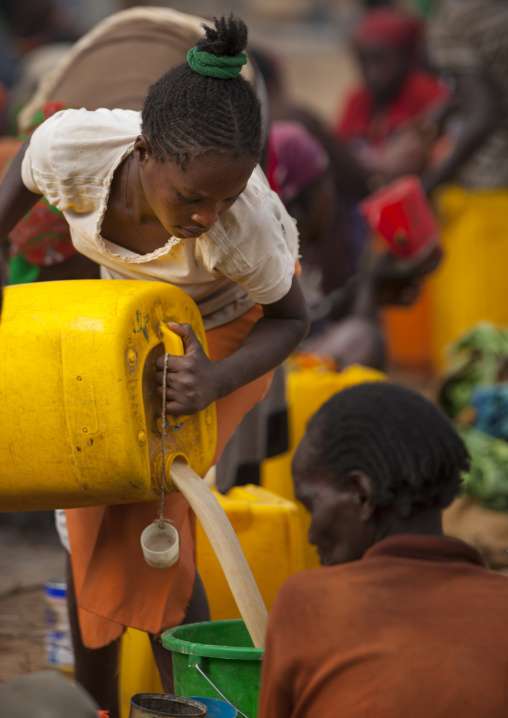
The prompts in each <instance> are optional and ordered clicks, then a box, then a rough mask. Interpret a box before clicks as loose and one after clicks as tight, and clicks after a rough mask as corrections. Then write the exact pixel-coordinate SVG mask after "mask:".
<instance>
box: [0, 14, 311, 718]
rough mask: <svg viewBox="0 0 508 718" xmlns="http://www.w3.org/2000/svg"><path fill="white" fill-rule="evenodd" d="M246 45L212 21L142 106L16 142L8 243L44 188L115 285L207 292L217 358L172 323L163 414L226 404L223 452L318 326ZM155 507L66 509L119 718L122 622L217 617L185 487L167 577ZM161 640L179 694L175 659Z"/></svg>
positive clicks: (96, 645)
mask: <svg viewBox="0 0 508 718" xmlns="http://www.w3.org/2000/svg"><path fill="white" fill-rule="evenodd" d="M246 41H247V28H246V27H245V25H244V23H243V22H241V21H240V20H238V19H235V18H233V17H230V18H228V19H225V18H221V19H220V20H218V21H217V20H216V21H215V27H214V28H208V27H205V38H203V39H202V40H200V41H199V42H198V43H197V47H195V48H193V49H192V50H190V51H189V54H188V62H187V63H184V64H182V65H178V66H177V67H174V68H173V69H172V70H170V71H169V72H168V73H166V74H165V75H164V76H163V77H162V78H161V79H160V80H158V81H157V82H156V83H155V84H154V85H153V86H152V87H151V88H150V89H149V91H148V95H147V98H146V101H145V105H144V108H143V111H142V113H141V114H140V113H137V112H133V111H128V110H104V109H100V110H96V111H94V112H88V111H86V110H84V109H81V110H67V111H64V112H60V113H57V114H56V115H54V116H53V117H52V118H51V119H50V120H48V121H47V122H45V123H44V124H43V125H42V126H41V127H40V128H39V129H37V130H36V131H35V132H34V134H33V135H32V136H31V139H30V141H29V142H27V143H26V144H25V145H24V146H23V148H22V149H21V150H20V152H19V154H18V156H17V158H16V159H15V160H14V162H13V164H12V166H11V169H10V171H9V173H8V175H7V176H6V179H5V180H4V183H3V185H2V188H1V192H0V235H1V237H5V236H7V234H8V232H9V231H10V229H11V228H12V227H13V226H14V225H15V224H16V222H17V221H19V219H20V218H21V217H22V216H23V215H24V213H25V212H26V211H27V210H28V209H29V208H30V207H31V206H32V205H33V204H34V203H35V202H36V200H37V199H38V197H39V195H40V194H43V195H45V196H46V198H47V199H48V200H49V201H50V202H51V203H52V204H54V205H55V206H56V207H58V209H60V210H61V211H62V212H63V213H64V216H65V217H66V219H67V221H68V223H69V227H70V231H71V236H72V240H73V243H74V245H75V246H76V248H77V249H78V250H79V251H80V252H82V253H83V254H85V255H87V256H88V257H90V258H91V259H93V260H94V261H96V262H97V263H99V264H100V265H101V268H102V269H101V273H102V276H103V277H104V278H114V279H144V280H157V281H163V282H170V283H172V284H175V285H177V286H179V287H181V288H182V289H184V290H185V291H186V292H187V293H188V294H189V295H190V296H191V297H192V298H193V299H194V300H195V301H196V303H197V305H198V307H199V309H200V311H201V314H202V316H203V320H204V323H205V329H206V330H207V342H208V346H209V351H210V358H208V357H207V356H206V355H205V353H204V352H203V350H202V348H201V345H200V343H199V342H198V340H197V339H196V336H195V334H194V332H193V330H192V328H191V327H190V326H188V325H185V324H183V325H174V324H172V325H171V329H172V330H173V331H174V332H175V333H177V334H178V335H179V336H180V337H181V338H182V341H183V345H184V350H185V355H184V356H182V357H171V358H170V359H169V362H168V369H169V371H168V387H167V396H166V399H167V403H166V409H167V412H168V414H173V415H177V416H178V415H186V414H187V415H188V414H191V413H193V412H197V411H200V410H202V409H204V408H205V407H207V406H208V405H209V404H210V403H212V402H214V401H215V402H217V404H216V405H217V418H218V427H219V429H218V446H217V453H216V459H217V458H218V457H219V456H220V453H221V451H222V449H223V447H224V446H225V444H226V443H227V441H228V439H229V437H230V436H231V434H232V433H233V431H234V429H235V427H236V426H237V425H238V423H239V422H240V420H241V418H242V417H243V415H244V414H245V413H246V412H247V411H249V409H250V408H252V406H253V405H254V404H256V403H257V402H258V401H259V400H260V399H261V398H262V396H263V395H264V393H265V392H266V390H267V388H268V386H269V383H270V377H271V375H270V372H271V370H272V369H273V368H274V367H276V366H277V365H278V364H280V363H281V362H282V361H283V359H284V358H285V357H287V356H288V355H289V354H290V353H291V351H292V350H293V349H294V348H295V347H296V346H297V345H298V344H299V342H300V341H301V340H302V338H303V337H304V336H305V333H306V330H307V311H306V308H305V303H304V300H303V298H302V294H301V291H300V287H299V284H298V280H297V278H296V276H295V262H296V261H297V258H298V240H297V233H296V229H295V226H294V223H293V221H292V220H291V219H290V217H289V216H288V214H287V213H286V211H285V209H284V207H283V205H282V204H281V202H280V201H279V199H278V198H277V197H276V196H275V195H274V194H273V193H272V192H271V191H270V189H269V187H268V184H267V182H266V179H265V177H264V175H263V173H262V171H261V170H260V168H259V167H258V161H259V157H260V151H261V115H260V107H259V101H258V99H257V97H256V95H255V93H254V91H253V89H252V87H251V86H250V85H249V84H248V83H247V82H246V81H245V80H243V78H242V77H241V75H239V73H240V71H241V68H242V66H243V65H244V64H245V63H246V62H247V56H246V55H245V54H244V53H243V50H244V48H245V46H246ZM158 368H159V370H161V369H162V363H159V364H158ZM156 380H157V381H158V382H159V384H160V383H161V381H162V372H161V371H159V372H157V374H156ZM159 391H161V392H162V389H160V390H159ZM104 470H105V471H107V470H108V467H106V466H105V467H104ZM156 511H157V510H156V509H155V508H154V505H153V504H150V503H147V504H137V505H128V506H109V507H97V508H85V509H72V510H69V511H67V512H66V517H67V524H68V531H69V540H70V549H71V557H72V574H73V576H72V578H73V584H74V585H72V582H71V584H70V586H69V592H70V595H71V603H72V597H73V595H74V594H75V596H76V598H77V604H78V613H79V630H78V629H77V623H76V625H75V627H74V628H75V630H74V638H75V644H76V677H77V679H78V680H79V681H80V682H82V683H83V684H84V685H85V687H87V688H88V690H90V692H92V694H94V696H95V698H96V699H97V700H98V702H99V703H100V704H101V705H102V706H103V707H104V708H107V707H110V709H111V710H112V714H111V715H112V716H113V715H114V711H116V707H115V699H116V695H115V694H116V686H115V682H114V680H113V676H114V672H115V671H116V666H117V651H118V643H119V639H120V636H121V634H122V632H123V630H124V627H125V626H133V627H135V628H139V629H141V630H144V631H147V632H148V633H150V634H151V635H152V636H154V635H157V634H159V633H160V632H161V631H162V630H164V629H166V628H168V627H170V626H174V625H177V624H179V623H181V622H182V621H183V620H184V619H186V620H204V619H206V618H207V613H206V600H203V599H204V592H203V589H202V586H201V585H200V582H199V579H198V580H196V569H195V561H194V537H193V526H192V521H193V519H192V518H191V511H190V508H189V505H188V504H187V502H186V501H185V499H183V497H182V496H181V495H173V496H170V497H169V498H168V499H166V502H165V509H164V511H165V515H166V516H168V517H169V518H171V519H172V520H173V521H174V522H175V526H176V528H177V529H178V532H179V534H180V541H181V560H180V561H179V562H178V564H176V565H175V566H173V567H172V568H170V569H166V570H164V571H158V570H157V569H153V568H150V567H149V566H147V565H146V564H145V562H144V560H143V557H142V553H141V549H140V546H139V536H140V533H141V531H142V529H143V528H144V527H145V526H146V525H147V524H148V523H149V522H150V521H151V520H152V519H153V517H154V515H155V514H156ZM71 615H72V611H71ZM152 645H153V646H154V651H155V655H156V659H158V664H159V669H160V670H161V673H162V676H163V681H164V680H165V679H166V685H165V688H166V690H168V689H169V688H170V684H169V683H168V682H167V681H168V677H169V675H170V670H169V668H168V666H167V664H168V662H169V657H170V656H169V654H168V653H167V652H166V651H163V650H161V648H160V645H159V644H157V642H155V641H153V643H152Z"/></svg>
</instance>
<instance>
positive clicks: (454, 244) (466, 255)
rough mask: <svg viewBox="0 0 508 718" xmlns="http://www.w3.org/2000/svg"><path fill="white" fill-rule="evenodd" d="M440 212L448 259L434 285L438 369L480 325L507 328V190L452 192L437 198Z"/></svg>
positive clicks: (450, 189) (445, 191)
mask: <svg viewBox="0 0 508 718" xmlns="http://www.w3.org/2000/svg"><path fill="white" fill-rule="evenodd" d="M436 208H437V212H438V217H439V221H440V226H441V232H442V240H443V247H444V252H445V254H444V259H443V262H442V264H441V267H440V268H439V270H438V272H437V273H436V275H435V277H434V278H432V279H431V280H430V282H431V292H432V296H431V301H432V307H431V319H432V321H431V332H432V352H433V360H434V364H435V366H436V367H440V366H442V365H443V362H444V360H445V358H446V348H447V347H448V346H449V345H450V344H451V342H453V341H454V340H455V339H456V338H457V337H458V336H459V334H461V333H462V332H463V331H465V330H466V329H469V328H470V327H472V326H473V325H474V324H476V323H477V322H479V321H482V320H487V321H490V322H493V323H494V324H498V325H501V326H506V325H508V302H507V301H506V285H507V282H506V267H507V266H508V223H507V221H506V218H507V217H508V190H506V189H499V190H482V191H474V192H473V191H466V190H464V189H461V188H460V187H457V186H448V187H446V188H443V190H441V191H439V193H437V195H436Z"/></svg>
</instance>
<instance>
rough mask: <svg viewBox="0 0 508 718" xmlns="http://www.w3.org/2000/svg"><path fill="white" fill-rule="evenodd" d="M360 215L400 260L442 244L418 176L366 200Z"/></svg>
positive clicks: (408, 177) (392, 185) (385, 189)
mask: <svg viewBox="0 0 508 718" xmlns="http://www.w3.org/2000/svg"><path fill="white" fill-rule="evenodd" d="M360 212H361V213H362V215H363V216H364V217H365V219H366V220H367V222H368V224H369V226H370V227H371V228H372V229H373V230H374V231H375V232H377V233H378V234H379V235H381V237H383V238H384V239H385V240H386V242H388V245H389V247H390V250H391V251H392V252H393V254H396V255H397V256H398V257H411V256H413V255H415V254H418V253H419V252H420V251H421V250H422V249H423V248H424V247H427V246H428V245H429V244H430V243H432V244H438V242H439V228H438V224H437V221H436V218H435V217H434V213H433V212H432V208H431V206H430V203H429V201H428V200H427V197H426V196H425V192H424V191H423V188H422V185H421V183H420V180H419V179H418V177H416V176H413V175H407V176H406V177H401V178H400V179H398V180H396V181H395V182H391V183H390V184H388V185H386V186H385V187H382V188H381V189H379V190H377V192H374V193H373V194H371V195H370V196H369V197H366V199H364V200H363V201H362V202H360Z"/></svg>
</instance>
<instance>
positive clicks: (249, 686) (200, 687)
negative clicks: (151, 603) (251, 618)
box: [162, 620, 263, 718]
mask: <svg viewBox="0 0 508 718" xmlns="http://www.w3.org/2000/svg"><path fill="white" fill-rule="evenodd" d="M162 645H163V646H164V648H167V649H168V650H169V651H171V654H172V658H173V673H174V679H175V694H176V695H181V696H186V697H190V696H203V697H204V698H222V699H223V700H226V701H228V702H229V703H231V704H232V705H234V707H235V708H236V709H237V711H238V715H239V716H242V715H243V716H246V718H256V716H257V711H258V700H259V686H260V682H261V659H262V658H263V649H262V648H254V646H253V644H252V641H251V638H250V636H249V633H248V631H247V628H246V627H245V623H244V622H243V621H241V620H234V621H207V622H205V623H189V624H187V625H186V626H177V627H176V628H170V629H169V631H165V632H164V633H163V634H162Z"/></svg>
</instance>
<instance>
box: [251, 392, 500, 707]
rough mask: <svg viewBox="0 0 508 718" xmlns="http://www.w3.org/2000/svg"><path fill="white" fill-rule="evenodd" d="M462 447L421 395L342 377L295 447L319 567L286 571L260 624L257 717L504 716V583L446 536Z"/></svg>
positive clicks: (464, 459)
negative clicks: (340, 387) (345, 385)
mask: <svg viewBox="0 0 508 718" xmlns="http://www.w3.org/2000/svg"><path fill="white" fill-rule="evenodd" d="M468 466H469V456H468V453H467V450H466V448H465V446H464V444H463V442H462V440H461V438H460V437H459V436H458V434H457V433H456V431H455V430H454V429H453V427H452V426H451V424H450V423H449V422H448V420H447V419H446V418H445V416H444V415H443V414H442V413H441V412H440V411H439V409H437V408H436V407H435V406H434V405H433V404H431V403H430V402H429V401H427V400H426V399H424V398H423V397H421V396H420V395H419V394H417V393H415V392H413V391H411V390H409V389H406V388H403V387H399V386H396V385H394V384H390V383H385V382H377V383H369V384H360V385H357V386H355V387H352V388H350V389H346V390H344V391H342V392H340V393H338V394H336V395H335V396H334V397H332V398H331V399H330V400H329V401H328V402H326V403H325V404H324V405H323V406H322V407H321V409H319V411H318V412H317V413H316V414H315V415H314V417H313V418H312V419H311V421H310V422H309V425H308V428H307V432H306V434H305V435H304V437H303V439H302V441H301V443H300V445H299V447H298V449H297V451H296V453H295V455H294V458H293V476H294V484H295V496H296V498H297V499H299V500H300V501H301V502H302V503H303V504H304V506H305V507H306V508H307V509H308V510H309V511H310V513H311V515H312V520H311V525H310V528H309V540H310V542H311V543H313V544H315V545H316V546H317V549H318V552H319V555H320V557H321V562H322V564H323V567H321V568H316V569H309V570H306V571H302V572H300V573H297V574H295V575H293V576H292V577H290V578H289V579H288V580H287V581H286V582H285V583H284V584H283V586H282V588H281V589H280V591H279V593H278V595H277V597H276V600H275V603H274V605H273V607H272V610H271V613H270V617H269V621H268V629H267V638H266V653H265V658H264V661H263V672H262V681H261V696H260V707H259V712H258V718H311V716H312V718H314V716H319V718H337V717H338V716H340V718H360V717H361V718H364V717H365V716H369V718H407V717H408V716H411V717H412V718H438V717H439V718H440V717H441V716H450V717H451V716H460V718H483V717H485V718H487V716H488V718H501V716H505V715H506V706H507V705H508V682H507V680H506V678H507V675H508V615H507V612H506V605H507V601H508V581H507V580H506V578H505V577H504V576H500V575H498V574H494V573H491V572H490V571H488V570H487V569H486V567H485V564H484V562H483V559H482V557H481V556H480V554H479V553H478V552H477V551H476V549H474V548H472V547H471V546H469V545H467V544H465V543H463V542H461V541H457V540H455V539H450V538H446V537H445V536H444V535H443V532H442V527H441V510H442V509H443V508H444V507H446V506H448V505H449V504H450V503H451V501H452V500H453V498H454V496H455V495H456V494H457V493H458V492H459V490H460V487H461V475H462V473H463V472H464V471H466V470H467V469H468Z"/></svg>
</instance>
